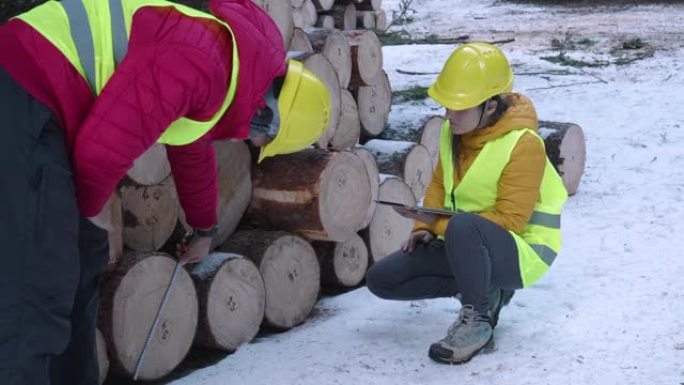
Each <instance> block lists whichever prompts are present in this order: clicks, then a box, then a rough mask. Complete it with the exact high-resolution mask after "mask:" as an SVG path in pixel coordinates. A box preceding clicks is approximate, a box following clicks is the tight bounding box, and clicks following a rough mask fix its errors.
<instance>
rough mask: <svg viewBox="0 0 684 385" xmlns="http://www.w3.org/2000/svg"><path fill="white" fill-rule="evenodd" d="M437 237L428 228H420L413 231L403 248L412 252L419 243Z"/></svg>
mask: <svg viewBox="0 0 684 385" xmlns="http://www.w3.org/2000/svg"><path fill="white" fill-rule="evenodd" d="M433 239H435V236H434V235H433V234H432V233H431V232H429V231H427V230H418V231H414V232H412V233H411V235H410V236H409V239H408V240H407V241H406V242H404V243H403V244H402V245H401V250H402V251H405V252H407V253H412V252H413V250H415V249H416V245H417V244H419V243H428V242H430V241H432V240H433Z"/></svg>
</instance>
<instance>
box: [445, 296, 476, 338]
mask: <svg viewBox="0 0 684 385" xmlns="http://www.w3.org/2000/svg"><path fill="white" fill-rule="evenodd" d="M477 320H478V314H477V312H476V311H475V307H474V306H473V305H465V306H463V308H462V309H461V311H460V312H459V313H458V319H456V321H454V323H452V324H451V326H449V330H448V331H447V337H446V338H445V339H444V340H450V341H452V340H453V339H454V338H455V336H456V331H457V330H458V327H459V326H461V325H462V324H466V325H470V324H473V323H474V322H475V321H477Z"/></svg>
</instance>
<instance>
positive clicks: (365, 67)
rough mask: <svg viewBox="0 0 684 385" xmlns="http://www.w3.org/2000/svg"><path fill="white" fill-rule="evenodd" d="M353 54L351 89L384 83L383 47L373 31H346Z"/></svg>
mask: <svg viewBox="0 0 684 385" xmlns="http://www.w3.org/2000/svg"><path fill="white" fill-rule="evenodd" d="M344 34H345V36H346V37H347V41H348V42H349V46H350V47H351V54H352V75H351V79H350V82H349V87H350V88H358V87H360V86H366V85H373V84H376V83H377V82H379V81H382V78H381V77H380V76H381V75H380V73H381V72H382V65H383V59H382V45H381V44H380V40H379V39H378V36H377V35H376V34H375V33H374V32H371V31H344Z"/></svg>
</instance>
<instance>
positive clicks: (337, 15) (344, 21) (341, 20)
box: [323, 4, 356, 31]
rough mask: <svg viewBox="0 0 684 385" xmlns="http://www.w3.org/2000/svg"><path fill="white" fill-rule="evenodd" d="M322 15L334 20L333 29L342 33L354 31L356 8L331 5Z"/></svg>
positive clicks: (348, 5)
mask: <svg viewBox="0 0 684 385" xmlns="http://www.w3.org/2000/svg"><path fill="white" fill-rule="evenodd" d="M323 14H324V15H328V16H332V18H333V19H334V20H335V28H337V29H339V30H342V31H353V30H355V29H356V7H354V4H347V5H338V4H336V5H333V7H332V8H331V9H330V11H328V12H324V13H323Z"/></svg>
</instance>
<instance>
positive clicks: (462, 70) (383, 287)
mask: <svg viewBox="0 0 684 385" xmlns="http://www.w3.org/2000/svg"><path fill="white" fill-rule="evenodd" d="M512 84H513V73H512V71H511V69H510V66H509V64H508V61H507V60H506V58H505V56H504V55H503V53H502V52H501V51H500V50H499V49H498V48H496V47H494V46H492V45H490V44H485V43H470V44H465V45H462V46H460V47H459V48H458V49H456V50H455V51H454V52H453V53H452V54H451V56H450V57H449V59H448V60H447V62H446V64H445V66H444V68H443V70H442V72H441V73H440V75H439V76H438V78H437V80H436V82H435V84H433V85H432V86H431V87H430V89H429V91H428V93H429V95H430V96H431V97H432V98H433V99H434V100H435V101H437V102H438V103H439V104H441V105H442V106H444V107H445V108H446V121H445V124H444V125H443V127H442V133H441V143H440V161H439V164H438V165H437V168H436V170H435V173H434V175H433V177H432V182H431V184H430V186H429V187H428V190H427V193H426V196H425V201H424V206H426V207H430V208H440V209H442V208H447V209H449V210H451V211H454V212H456V214H455V215H453V216H451V217H450V216H438V215H433V214H425V213H416V212H412V211H407V210H403V209H397V211H398V212H399V213H400V214H401V215H403V216H406V217H409V218H413V219H415V220H417V221H418V222H417V223H416V226H415V229H414V231H413V233H412V234H411V236H410V238H409V239H408V240H407V241H406V242H405V243H404V245H403V246H402V249H401V250H399V251H397V252H395V253H393V254H391V255H389V256H387V257H386V258H384V259H382V260H381V261H379V262H378V263H376V264H375V265H374V266H373V267H371V269H370V270H369V271H368V277H367V285H368V288H369V289H370V291H371V292H373V293H374V294H375V295H377V296H378V297H381V298H385V299H394V300H415V299H426V298H438V297H452V296H457V295H458V296H460V300H461V304H462V307H461V310H460V313H459V317H458V319H457V320H456V321H455V322H454V323H453V324H452V325H451V327H450V328H449V330H448V333H447V336H446V337H445V338H443V339H442V340H440V341H438V342H436V343H434V344H432V345H431V346H430V350H429V356H430V357H431V358H433V359H434V360H436V361H439V362H444V363H464V362H467V361H468V360H470V358H472V357H473V356H474V355H475V354H477V353H478V352H479V351H480V350H482V349H483V348H484V347H485V346H487V344H489V343H490V342H491V341H492V338H493V329H494V327H495V326H496V324H497V321H498V316H499V311H500V309H501V306H503V305H504V304H506V303H507V302H508V301H509V300H510V297H511V296H512V295H513V291H514V290H516V289H520V288H523V287H526V286H529V285H531V284H532V283H534V282H535V281H536V280H537V279H539V278H540V277H541V276H542V275H543V274H544V272H546V270H547V269H548V267H549V266H550V265H551V263H552V262H553V260H554V259H555V257H556V255H557V253H558V252H559V251H560V242H561V240H560V214H561V210H562V207H563V204H564V203H565V201H566V199H567V192H566V191H565V188H564V187H563V184H562V181H561V179H560V177H559V176H558V174H557V173H556V171H555V169H554V168H553V166H552V165H551V163H550V162H549V161H548V159H547V157H546V152H545V150H544V142H543V140H542V139H541V138H540V137H539V135H538V134H537V131H538V122H537V115H536V112H535V110H534V106H533V105H532V102H531V101H530V100H529V99H528V98H527V97H525V96H523V95H521V94H518V93H512V92H510V90H511V87H512Z"/></svg>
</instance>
